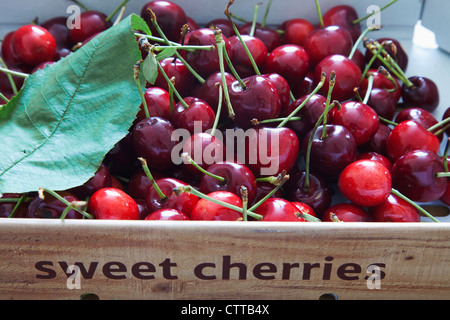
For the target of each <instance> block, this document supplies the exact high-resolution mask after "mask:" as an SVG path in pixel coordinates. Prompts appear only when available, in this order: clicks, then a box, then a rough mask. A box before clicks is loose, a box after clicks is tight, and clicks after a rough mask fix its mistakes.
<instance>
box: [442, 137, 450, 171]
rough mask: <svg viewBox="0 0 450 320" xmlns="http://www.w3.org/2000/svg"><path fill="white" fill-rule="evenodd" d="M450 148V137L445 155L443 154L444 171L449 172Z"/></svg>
mask: <svg viewBox="0 0 450 320" xmlns="http://www.w3.org/2000/svg"><path fill="white" fill-rule="evenodd" d="M449 149H450V138H448V139H447V143H446V145H445V150H444V155H443V156H442V163H443V166H444V171H445V172H448V158H447V157H448V151H449Z"/></svg>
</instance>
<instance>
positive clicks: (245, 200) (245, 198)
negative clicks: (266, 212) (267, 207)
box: [240, 186, 248, 221]
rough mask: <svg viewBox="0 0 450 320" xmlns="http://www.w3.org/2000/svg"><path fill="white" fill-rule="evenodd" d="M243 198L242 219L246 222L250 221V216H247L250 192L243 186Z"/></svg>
mask: <svg viewBox="0 0 450 320" xmlns="http://www.w3.org/2000/svg"><path fill="white" fill-rule="evenodd" d="M240 191H241V198H242V218H243V219H244V221H248V214H247V210H248V208H247V206H248V190H247V187H245V186H241V189H240Z"/></svg>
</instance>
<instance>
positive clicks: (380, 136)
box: [359, 123, 392, 156]
mask: <svg viewBox="0 0 450 320" xmlns="http://www.w3.org/2000/svg"><path fill="white" fill-rule="evenodd" d="M391 131H392V129H391V128H390V127H389V126H387V125H385V124H384V123H380V125H379V126H378V130H377V132H376V133H375V134H374V135H373V136H372V138H370V140H369V141H368V142H367V143H365V144H363V145H361V146H359V148H360V150H362V151H374V152H377V153H379V154H381V155H383V156H387V152H386V143H387V140H388V138H389V135H390V134H391Z"/></svg>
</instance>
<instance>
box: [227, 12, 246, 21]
mask: <svg viewBox="0 0 450 320" xmlns="http://www.w3.org/2000/svg"><path fill="white" fill-rule="evenodd" d="M230 15H231V16H232V17H233V18H235V19H236V20H239V21H241V22H243V23H247V22H248V20H247V19H244V18H242V17H240V16H238V15H236V14H234V13H230Z"/></svg>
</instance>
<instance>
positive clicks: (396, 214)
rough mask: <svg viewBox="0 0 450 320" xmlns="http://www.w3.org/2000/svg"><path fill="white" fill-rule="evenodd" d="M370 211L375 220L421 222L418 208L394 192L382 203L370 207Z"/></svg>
mask: <svg viewBox="0 0 450 320" xmlns="http://www.w3.org/2000/svg"><path fill="white" fill-rule="evenodd" d="M369 213H370V215H371V216H372V217H373V220H374V221H375V222H420V215H419V212H418V211H417V209H416V208H415V207H414V206H413V205H411V204H410V203H409V202H407V201H405V200H403V199H402V198H400V197H398V196H396V195H394V194H390V195H389V197H388V198H387V199H386V201H385V202H383V203H382V204H380V205H378V206H375V207H371V208H369Z"/></svg>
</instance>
